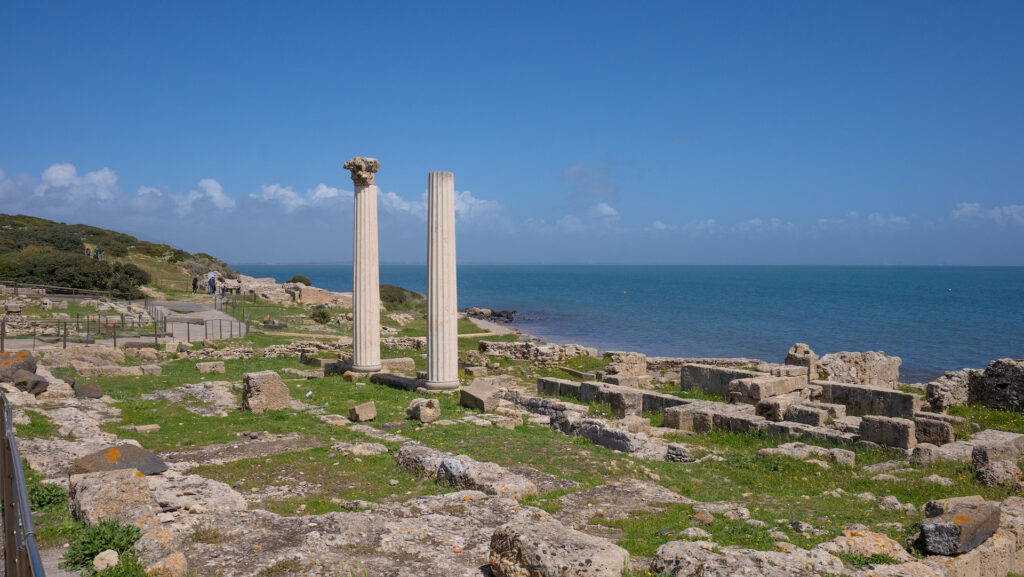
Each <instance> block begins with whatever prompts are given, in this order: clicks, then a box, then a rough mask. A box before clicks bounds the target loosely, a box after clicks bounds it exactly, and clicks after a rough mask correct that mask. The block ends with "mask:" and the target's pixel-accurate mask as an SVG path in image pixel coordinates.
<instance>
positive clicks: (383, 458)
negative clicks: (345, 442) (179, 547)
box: [191, 447, 451, 515]
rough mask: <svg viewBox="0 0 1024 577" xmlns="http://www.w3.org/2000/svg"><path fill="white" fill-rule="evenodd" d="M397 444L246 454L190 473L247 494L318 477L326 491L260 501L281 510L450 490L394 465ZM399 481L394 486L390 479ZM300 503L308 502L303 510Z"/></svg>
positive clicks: (314, 509) (334, 507)
mask: <svg viewBox="0 0 1024 577" xmlns="http://www.w3.org/2000/svg"><path fill="white" fill-rule="evenodd" d="M393 451H394V447H393V448H392V451H391V452H389V453H384V454H381V455H374V456H362V457H355V456H351V455H341V454H339V453H337V452H336V451H334V450H332V449H331V448H330V447H321V448H317V449H309V450H306V451H294V452H290V453H282V454H279V455H274V456H271V457H266V458H264V457H259V458H254V459H242V460H240V461H234V462H231V463H226V464H224V465H202V466H199V467H196V468H195V469H193V470H192V471H191V472H192V473H195V474H199V475H202V476H204V477H209V478H211V479H216V480H218V481H223V482H225V483H228V484H230V485H232V486H234V487H236V488H237V490H239V491H241V492H243V493H245V492H246V491H248V490H250V489H254V488H261V487H266V486H270V485H281V484H294V483H298V482H300V481H308V482H315V483H316V484H318V485H319V486H320V488H321V490H320V491H319V492H317V493H315V494H312V495H307V496H305V497H290V498H286V499H278V500H271V501H267V502H264V503H261V504H260V508H264V509H267V510H269V511H273V512H275V513H278V514H281V515H294V514H296V513H298V512H300V511H301V513H302V514H312V515H318V514H321V513H327V512H331V511H341V510H342V507H341V506H340V505H339V503H338V501H341V502H344V501H353V500H361V501H372V502H392V501H404V500H407V499H411V498H413V497H419V496H422V495H434V494H439V493H445V492H448V491H451V489H449V488H447V487H444V486H441V485H438V484H437V483H435V482H434V481H433V480H431V479H423V478H420V477H417V476H415V475H412V474H410V473H409V472H407V471H405V470H404V469H401V468H399V467H398V466H397V465H396V464H395V457H394V454H393ZM391 480H395V481H398V483H397V484H396V485H391V484H390V481H391ZM300 505H306V507H305V509H301V510H300V508H299V507H300Z"/></svg>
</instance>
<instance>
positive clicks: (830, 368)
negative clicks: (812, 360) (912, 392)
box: [817, 351, 903, 388]
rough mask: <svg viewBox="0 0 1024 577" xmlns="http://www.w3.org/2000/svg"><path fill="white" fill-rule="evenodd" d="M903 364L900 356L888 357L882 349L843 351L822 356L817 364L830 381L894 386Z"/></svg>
mask: <svg viewBox="0 0 1024 577" xmlns="http://www.w3.org/2000/svg"><path fill="white" fill-rule="evenodd" d="M901 364H903V361H902V360H901V359H900V358H899V357H888V356H886V355H885V353H884V352H882V351H877V352H876V351H868V352H866V353H851V352H846V351H843V352H839V353H830V354H827V355H825V356H823V357H821V359H820V360H819V362H818V364H817V366H818V372H819V373H820V374H824V375H825V380H828V381H835V382H839V383H853V384H859V385H875V386H887V387H889V388H893V387H895V386H896V384H897V383H899V380H900V365H901Z"/></svg>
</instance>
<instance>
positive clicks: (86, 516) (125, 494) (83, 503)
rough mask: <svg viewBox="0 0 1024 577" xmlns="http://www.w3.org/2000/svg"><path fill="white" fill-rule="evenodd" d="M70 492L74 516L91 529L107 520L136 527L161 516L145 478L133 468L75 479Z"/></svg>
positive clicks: (75, 476) (73, 477) (71, 481)
mask: <svg viewBox="0 0 1024 577" xmlns="http://www.w3.org/2000/svg"><path fill="white" fill-rule="evenodd" d="M69 488H70V491H69V492H68V496H69V505H70V507H71V513H72V514H73V515H74V516H75V518H76V519H78V520H79V521H81V522H83V523H86V524H88V525H96V524H97V523H99V522H100V521H103V520H107V519H114V520H117V521H121V522H122V523H125V524H128V525H136V524H139V523H142V522H145V521H147V520H150V519H152V518H153V517H155V516H156V514H157V513H159V512H160V508H159V507H158V506H157V503H156V501H155V500H154V499H153V497H152V495H150V493H149V483H148V481H147V478H146V476H145V475H143V474H142V473H140V472H139V471H138V470H136V469H134V468H127V469H120V470H116V471H103V472H97V473H86V474H81V475H72V476H71V480H70V482H69Z"/></svg>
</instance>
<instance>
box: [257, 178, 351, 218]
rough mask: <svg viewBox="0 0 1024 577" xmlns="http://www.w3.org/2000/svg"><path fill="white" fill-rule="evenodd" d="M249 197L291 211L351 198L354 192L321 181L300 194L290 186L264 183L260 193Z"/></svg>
mask: <svg viewBox="0 0 1024 577" xmlns="http://www.w3.org/2000/svg"><path fill="white" fill-rule="evenodd" d="M249 197H250V198H254V199H256V200H259V201H263V202H270V203H276V204H279V205H281V208H283V209H284V211H285V212H288V213H291V212H295V211H296V210H299V209H301V208H308V207H315V206H318V205H321V204H323V203H325V202H326V201H329V200H331V199H336V198H337V199H341V200H346V199H347V200H351V199H352V192H351V191H347V190H340V189H337V188H334V187H330V186H327V185H326V184H324V183H320V184H318V185H316V187H314V188H311V189H309V190H307V191H306V194H299V193H297V192H295V190H293V189H292V187H290V186H281V185H280V184H264V185H263V187H262V190H261V192H260V194H250V195H249Z"/></svg>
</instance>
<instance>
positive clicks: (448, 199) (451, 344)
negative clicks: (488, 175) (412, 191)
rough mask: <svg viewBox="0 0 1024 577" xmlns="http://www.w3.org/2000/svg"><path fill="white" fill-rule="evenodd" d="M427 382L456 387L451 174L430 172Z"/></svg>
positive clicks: (456, 296)
mask: <svg viewBox="0 0 1024 577" xmlns="http://www.w3.org/2000/svg"><path fill="white" fill-rule="evenodd" d="M427 205H428V206H427V384H426V388H428V389H457V388H458V387H459V329H458V322H459V318H458V312H459V311H458V290H457V284H458V283H457V279H456V275H455V176H454V175H453V174H452V173H450V172H431V173H430V175H429V184H428V188H427Z"/></svg>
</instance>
